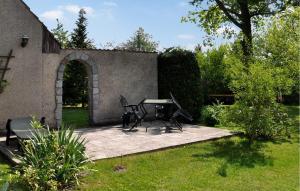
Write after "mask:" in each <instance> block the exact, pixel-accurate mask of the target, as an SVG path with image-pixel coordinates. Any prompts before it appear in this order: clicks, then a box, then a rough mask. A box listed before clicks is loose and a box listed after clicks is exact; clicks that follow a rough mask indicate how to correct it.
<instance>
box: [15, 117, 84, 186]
mask: <svg viewBox="0 0 300 191" xmlns="http://www.w3.org/2000/svg"><path fill="white" fill-rule="evenodd" d="M37 123H38V122H35V123H33V124H37ZM84 144H85V140H84V139H82V138H81V137H80V136H77V135H75V134H74V131H73V130H70V129H69V128H66V127H63V128H62V129H61V130H59V131H58V132H50V131H49V130H48V133H47V134H45V133H40V132H39V131H37V132H35V133H34V137H33V138H32V139H31V140H29V141H26V142H23V143H22V149H23V151H24V154H23V155H22V156H20V160H21V163H20V164H19V165H18V169H19V171H20V177H19V179H20V182H22V183H23V184H24V185H26V186H27V187H28V188H30V189H31V190H59V189H63V188H65V187H68V186H72V185H73V184H74V183H78V177H79V175H80V172H81V171H82V170H83V164H84V163H85V162H86V160H87V158H86V156H85V153H84V151H85V147H84Z"/></svg>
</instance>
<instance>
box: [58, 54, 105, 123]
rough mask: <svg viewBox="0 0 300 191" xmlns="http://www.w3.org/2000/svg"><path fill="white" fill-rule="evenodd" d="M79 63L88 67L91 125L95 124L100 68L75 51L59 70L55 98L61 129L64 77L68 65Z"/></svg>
mask: <svg viewBox="0 0 300 191" xmlns="http://www.w3.org/2000/svg"><path fill="white" fill-rule="evenodd" d="M74 60H76V61H79V62H81V63H82V64H84V65H86V66H87V71H88V78H89V87H88V89H89V123H90V124H91V125H93V124H94V111H95V110H96V108H98V105H99V93H100V90H99V77H98V74H99V73H98V66H97V65H96V63H95V62H94V61H93V59H92V58H91V57H90V56H89V55H87V54H85V53H83V52H80V51H75V52H73V53H71V54H69V55H67V56H66V57H65V58H64V59H63V60H62V61H61V63H60V65H59V67H58V70H57V77H56V87H55V97H56V99H55V100H56V108H55V120H56V126H57V127H59V126H60V125H61V123H62V108H63V76H64V70H65V66H66V64H68V63H69V62H70V61H74Z"/></svg>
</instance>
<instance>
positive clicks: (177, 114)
mask: <svg viewBox="0 0 300 191" xmlns="http://www.w3.org/2000/svg"><path fill="white" fill-rule="evenodd" d="M170 96H171V99H172V101H173V103H174V104H175V105H176V107H177V108H176V109H177V110H176V111H175V112H174V113H173V115H172V116H171V118H170V122H171V123H173V124H174V125H175V126H176V127H177V128H178V129H179V130H180V131H182V124H181V123H180V122H179V121H178V118H179V117H180V116H181V117H183V118H184V119H186V120H188V121H190V122H192V121H193V117H192V116H191V115H190V114H189V113H188V112H187V111H185V110H184V109H183V108H182V107H181V105H180V104H179V103H178V101H177V100H176V99H175V97H174V96H173V94H172V93H171V92H170Z"/></svg>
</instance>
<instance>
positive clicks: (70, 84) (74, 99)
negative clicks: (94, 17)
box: [63, 9, 95, 107]
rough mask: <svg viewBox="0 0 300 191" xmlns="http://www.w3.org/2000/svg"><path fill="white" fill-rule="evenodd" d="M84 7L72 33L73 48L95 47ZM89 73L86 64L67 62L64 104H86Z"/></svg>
mask: <svg viewBox="0 0 300 191" xmlns="http://www.w3.org/2000/svg"><path fill="white" fill-rule="evenodd" d="M85 14H86V12H85V11H84V9H81V10H80V11H79V17H78V20H77V21H76V28H75V29H74V31H73V32H72V34H71V40H70V44H69V47H71V48H81V49H85V48H94V47H95V46H94V45H93V43H92V40H90V39H88V37H87V35H88V33H87V24H88V22H87V18H86V17H85ZM87 84H88V74H87V70H86V66H85V65H84V64H82V63H80V62H79V61H72V62H71V63H69V64H67V66H66V69H65V73H64V92H63V93H64V100H63V101H64V104H71V105H76V104H78V103H81V104H82V107H84V106H85V104H86V103H87V100H88V85H87Z"/></svg>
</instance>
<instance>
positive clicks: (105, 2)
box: [103, 1, 118, 7]
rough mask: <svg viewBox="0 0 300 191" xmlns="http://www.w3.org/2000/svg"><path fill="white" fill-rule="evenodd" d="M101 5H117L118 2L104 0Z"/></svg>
mask: <svg viewBox="0 0 300 191" xmlns="http://www.w3.org/2000/svg"><path fill="white" fill-rule="evenodd" d="M103 5H105V6H108V7H117V6H118V4H117V3H116V2H113V1H104V2H103Z"/></svg>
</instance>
